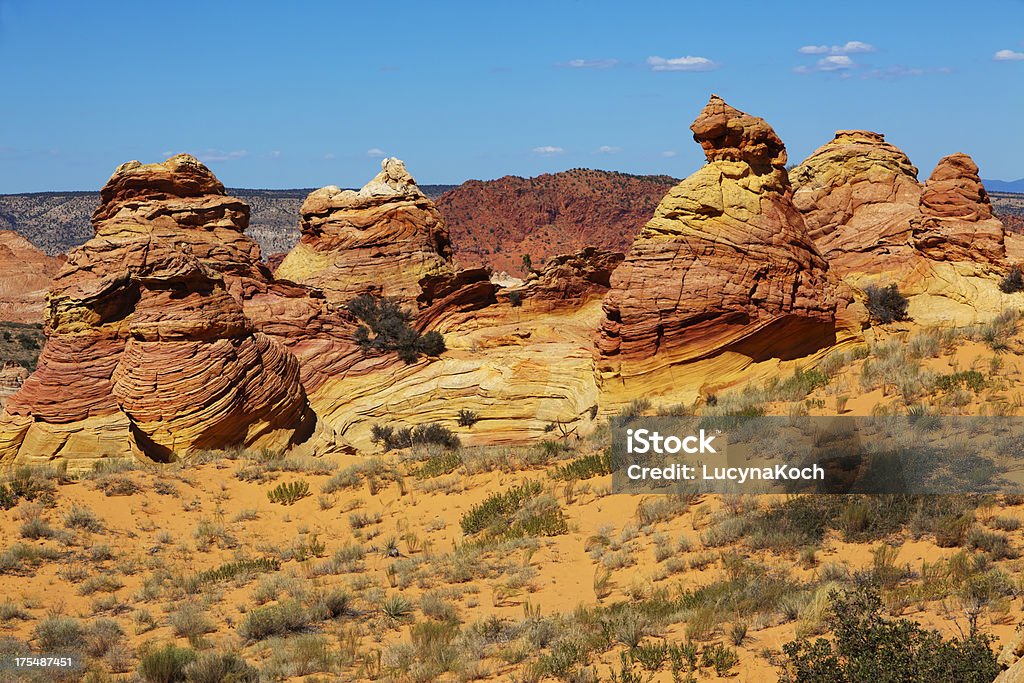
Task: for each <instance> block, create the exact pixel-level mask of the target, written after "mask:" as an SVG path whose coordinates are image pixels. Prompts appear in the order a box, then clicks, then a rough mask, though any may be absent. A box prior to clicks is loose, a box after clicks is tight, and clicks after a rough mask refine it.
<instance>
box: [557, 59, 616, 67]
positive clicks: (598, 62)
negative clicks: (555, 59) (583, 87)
mask: <svg viewBox="0 0 1024 683" xmlns="http://www.w3.org/2000/svg"><path fill="white" fill-rule="evenodd" d="M618 63H619V60H617V59H570V60H569V61H568V62H565V63H564V64H559V65H558V66H564V67H568V68H570V69H610V68H612V67H613V66H616V65H617V64H618Z"/></svg>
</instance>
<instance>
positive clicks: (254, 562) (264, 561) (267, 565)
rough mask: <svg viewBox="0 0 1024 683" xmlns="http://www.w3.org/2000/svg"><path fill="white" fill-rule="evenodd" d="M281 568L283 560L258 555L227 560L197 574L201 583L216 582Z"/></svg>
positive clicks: (197, 578) (197, 579)
mask: <svg viewBox="0 0 1024 683" xmlns="http://www.w3.org/2000/svg"><path fill="white" fill-rule="evenodd" d="M280 568H281V562H280V561H279V560H277V559H274V558H270V557H258V558H255V559H246V560H236V561H234V562H226V563H224V564H222V565H221V566H219V567H217V568H216V569H207V570H206V571H202V572H199V573H198V574H196V581H197V582H198V583H199V584H208V583H216V582H218V581H230V580H231V579H235V578H238V577H240V576H251V575H253V574H260V573H263V572H276V571H277V570H278V569H280Z"/></svg>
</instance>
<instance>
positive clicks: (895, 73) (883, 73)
mask: <svg viewBox="0 0 1024 683" xmlns="http://www.w3.org/2000/svg"><path fill="white" fill-rule="evenodd" d="M951 73H953V70H952V69H951V68H949V67H948V66H940V67H938V68H929V69H922V68H919V67H914V66H903V65H902V64H897V65H895V66H889V67H886V68H884V69H871V70H870V71H868V72H866V73H865V74H864V78H877V79H881V80H896V79H898V78H915V77H917V76H933V75H938V76H944V75H947V74H951Z"/></svg>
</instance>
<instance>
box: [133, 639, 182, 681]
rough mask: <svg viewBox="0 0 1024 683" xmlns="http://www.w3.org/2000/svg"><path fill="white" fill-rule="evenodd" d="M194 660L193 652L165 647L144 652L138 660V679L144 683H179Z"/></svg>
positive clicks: (173, 646)
mask: <svg viewBox="0 0 1024 683" xmlns="http://www.w3.org/2000/svg"><path fill="white" fill-rule="evenodd" d="M195 658H196V653H195V651H194V650H191V649H189V648H184V647H178V646H177V645H173V644H170V643H168V644H167V645H165V646H163V647H160V648H156V649H152V650H150V651H149V652H146V653H145V654H144V655H143V656H142V659H141V660H139V669H138V674H139V678H140V679H142V680H143V681H144V682H145V683H181V682H183V681H186V680H188V679H186V678H185V670H186V669H187V668H188V665H189V664H191V663H192V662H193V661H194V660H195Z"/></svg>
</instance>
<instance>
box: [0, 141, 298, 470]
mask: <svg viewBox="0 0 1024 683" xmlns="http://www.w3.org/2000/svg"><path fill="white" fill-rule="evenodd" d="M101 196H102V199H103V203H102V204H101V205H100V207H99V208H98V209H97V211H96V213H95V214H94V216H93V224H94V228H95V232H96V236H95V237H94V238H93V239H91V240H90V241H89V242H87V243H86V244H84V245H83V246H81V247H79V248H78V249H76V250H75V251H73V252H72V253H71V254H70V256H69V258H68V262H67V263H66V264H65V266H64V267H63V268H62V269H61V271H60V272H59V273H58V275H57V277H56V279H55V281H54V284H53V288H52V290H51V293H50V298H49V304H48V309H47V314H46V333H47V343H46V346H45V348H44V349H43V351H42V353H41V355H40V357H39V365H38V369H37V370H36V372H34V373H33V374H32V375H31V376H30V377H29V378H28V379H27V380H26V381H25V383H24V385H23V386H22V387H21V389H20V391H18V392H17V393H16V394H14V395H13V396H12V397H11V398H10V399H9V401H8V402H7V405H6V409H5V413H4V414H3V416H2V417H0V462H5V463H9V462H12V461H15V462H18V461H38V460H47V459H51V458H54V457H61V458H67V459H69V460H84V461H88V460H93V459H95V458H100V457H105V456H132V455H135V456H144V457H148V458H151V459H156V460H172V459H177V458H179V457H182V456H185V455H188V454H189V453H192V452H195V451H198V450H201V449H206V448H223V447H226V446H231V445H243V446H246V445H267V446H282V447H283V446H288V445H293V444H296V443H299V442H302V441H304V440H306V439H307V438H308V437H309V435H310V434H311V433H312V432H313V429H314V427H315V424H316V416H315V414H314V413H313V412H312V410H311V409H310V408H309V405H308V402H307V400H306V395H305V390H304V389H303V386H302V384H301V382H300V376H299V375H300V372H299V363H298V361H297V359H296V358H295V356H294V355H292V354H291V353H289V352H288V351H287V350H286V348H285V347H284V346H283V345H282V344H280V343H278V342H277V341H275V340H274V339H273V338H272V337H271V336H270V335H268V334H266V333H264V332H263V331H262V329H261V328H262V327H263V326H264V325H268V326H269V323H268V321H267V320H265V319H261V317H260V316H258V315H254V316H253V317H250V316H248V315H247V312H246V306H245V304H246V303H247V302H248V301H249V300H250V299H251V298H252V296H253V295H254V293H256V292H259V291H262V292H263V293H264V294H267V293H268V292H270V291H271V290H272V288H273V286H274V285H273V283H271V281H270V278H269V273H268V272H267V271H266V269H265V268H264V267H263V266H262V265H261V263H260V258H259V256H260V255H259V247H257V246H256V244H255V243H254V242H252V241H251V240H249V239H248V238H247V237H245V235H244V233H243V231H244V229H245V226H246V224H247V221H248V207H247V206H246V205H245V204H243V203H242V202H240V201H238V200H237V199H234V198H232V197H228V196H226V195H225V194H224V188H223V186H222V185H221V184H220V182H219V181H218V180H217V179H216V178H215V177H214V176H213V174H212V173H210V171H209V170H208V169H207V168H206V167H205V166H203V165H202V164H201V163H199V162H198V161H197V160H196V159H194V158H193V157H190V156H187V155H179V156H176V157H173V158H171V159H169V160H167V161H166V162H164V163H162V164H150V165H142V164H139V163H138V162H130V163H128V164H124V165H122V166H121V167H119V168H118V169H117V171H116V172H115V173H114V175H113V176H112V177H111V179H110V181H109V182H108V183H107V185H106V187H105V188H104V189H103V192H102V195H101ZM288 294H289V293H288V292H280V293H278V294H277V297H276V298H277V299H279V300H280V302H282V305H281V306H279V307H278V308H279V309H288V310H292V311H294V309H295V308H296V306H288V305H285V304H284V303H283V302H286V301H287V300H288V298H289V297H288V296H287V295H288ZM291 294H292V295H293V296H292V297H291V298H292V299H295V300H297V301H299V305H298V308H300V309H301V308H302V307H303V306H304V305H306V299H307V298H308V297H304V292H292V293H291ZM300 294H301V295H303V296H301V297H300V296H299V295H300ZM253 310H254V311H256V312H258V311H259V310H260V307H258V306H256V307H254V308H253ZM278 312H279V313H280V314H281V315H280V316H279V318H284V319H288V317H289V316H287V315H284V313H285V311H283V310H279V311H278ZM313 317H315V316H313ZM276 324H280V323H276Z"/></svg>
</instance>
